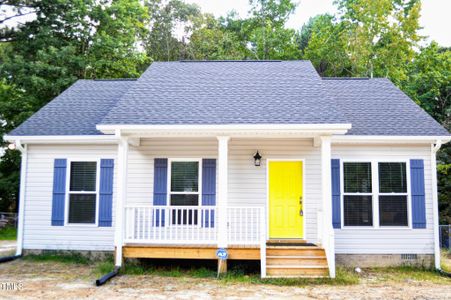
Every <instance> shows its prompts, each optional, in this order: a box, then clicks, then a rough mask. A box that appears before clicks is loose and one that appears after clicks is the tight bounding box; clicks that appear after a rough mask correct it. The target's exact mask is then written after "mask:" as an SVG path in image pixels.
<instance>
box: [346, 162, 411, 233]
mask: <svg viewBox="0 0 451 300" xmlns="http://www.w3.org/2000/svg"><path fill="white" fill-rule="evenodd" d="M373 173H374V174H373ZM407 182H408V179H407V164H406V162H383V161H381V162H377V161H373V162H344V163H343V221H344V222H343V224H344V226H368V227H373V226H375V227H380V228H383V227H395V226H398V227H400V226H404V227H406V226H408V225H409V221H408V220H409V217H408V215H409V213H408V211H409V205H408V188H407Z"/></svg>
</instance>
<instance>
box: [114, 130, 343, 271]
mask: <svg viewBox="0 0 451 300" xmlns="http://www.w3.org/2000/svg"><path fill="white" fill-rule="evenodd" d="M214 147H215V148H214ZM256 150H260V153H262V154H263V159H262V165H261V166H260V167H258V166H254V162H253V158H252V155H253V154H254V153H255V151H256ZM118 154H119V155H118V178H117V187H118V199H117V206H116V208H115V211H116V214H117V218H116V219H117V221H118V223H117V225H116V234H115V246H116V266H121V264H122V260H123V258H168V259H169V258H178V259H180V258H186V259H218V258H217V257H216V250H217V249H218V248H224V249H226V250H227V252H228V259H232V260H235V259H237V260H259V261H260V262H261V276H262V277H312V276H313V277H315V276H330V277H335V262H334V233H333V229H332V222H331V215H332V213H331V201H330V199H331V187H330V180H331V149H330V136H315V137H305V136H304V137H298V138H286V137H284V138H279V139H274V138H272V139H268V138H261V137H259V138H258V139H257V138H255V139H247V138H243V137H233V136H232V137H229V136H217V137H213V138H209V137H202V138H200V137H196V138H194V139H177V140H176V141H175V140H174V138H171V137H155V138H152V137H148V136H145V137H140V138H136V136H128V135H123V136H122V137H121V143H120V145H119V153H118ZM166 157H167V159H166ZM270 161H293V162H302V166H303V168H304V169H305V170H304V171H305V173H304V171H302V172H303V178H304V179H302V184H305V185H304V187H303V189H304V191H303V192H302V195H303V196H302V195H301V197H300V199H301V205H302V206H301V211H299V208H294V210H293V209H291V210H290V211H291V213H294V214H295V215H297V216H298V217H297V218H300V219H299V220H302V221H300V222H301V223H297V224H298V225H294V226H301V227H299V230H300V231H299V233H300V235H299V236H298V235H296V236H293V237H291V242H293V241H294V244H292V245H287V244H286V243H281V244H280V245H278V244H277V243H275V241H276V240H278V239H279V242H280V239H281V238H282V239H285V240H284V241H285V242H288V243H289V242H290V241H289V239H290V236H277V235H274V234H271V230H270V229H271V222H274V220H275V219H274V208H271V209H270V208H269V203H270V195H269V190H270V189H269V186H268V181H269V177H268V176H269V169H268V166H269V165H268V164H269V162H270ZM177 162H192V163H193V164H194V163H197V164H198V165H196V166H198V170H199V171H198V173H196V174H198V175H196V176H197V177H196V178H199V179H198V180H199V182H198V183H197V184H196V186H195V187H194V188H192V187H191V188H190V189H188V190H187V189H184V190H183V191H184V192H180V191H178V190H174V189H172V188H171V180H173V178H172V179H171V168H173V167H174V166H175V165H173V163H177ZM212 162H214V165H215V169H214V171H213V173H209V172H210V171H211V169H208V170H207V169H204V168H203V166H205V165H206V164H207V163H208V164H212ZM162 168H163V170H162ZM166 168H167V169H166ZM196 168H197V167H196ZM196 168H195V169H196ZM150 170H154V171H153V172H150ZM207 173H208V174H207ZM206 174H207V175H206ZM157 175H158V176H160V177H159V178H156V176H157ZM212 177H214V178H215V180H213V181H211V178H212ZM208 178H210V179H208ZM208 180H210V181H208ZM207 181H208V183H207ZM141 182H153V186H150V188H151V189H149V190H147V189H148V186H145V189H146V191H147V192H146V193H142V191H143V190H144V188H142V187H141V186H143V185H144V183H141ZM172 184H173V183H172ZM205 186H208V189H209V190H208V193H207V194H205ZM156 192H157V193H156ZM152 194H153V199H152ZM180 194H186V195H188V196H186V197H180ZM174 195H176V197H175V196H174ZM180 198H183V201H185V202H189V203H190V204H189V205H183V203H180V202H174V199H175V200H177V201H178V200H179V199H180ZM193 199H194V200H193ZM205 199H207V200H205ZM297 199H298V200H296V201H299V198H297ZM271 216H272V217H273V219H271ZM285 218H288V216H285V215H284V214H279V215H278V217H277V218H276V219H285ZM290 218H292V216H290ZM271 220H272V221H271ZM299 224H302V225H299ZM296 228H298V227H296ZM276 242H277V241H276ZM223 265H224V264H223Z"/></svg>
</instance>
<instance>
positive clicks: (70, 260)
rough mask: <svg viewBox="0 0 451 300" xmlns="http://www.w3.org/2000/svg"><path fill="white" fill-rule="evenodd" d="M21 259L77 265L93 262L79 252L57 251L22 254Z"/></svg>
mask: <svg viewBox="0 0 451 300" xmlns="http://www.w3.org/2000/svg"><path fill="white" fill-rule="evenodd" d="M23 259H24V260H28V261H36V262H58V263H63V264H79V265H88V264H92V263H93V262H92V261H91V259H89V258H88V257H86V256H84V255H82V254H80V253H76V252H74V253H67V252H59V251H51V252H45V253H42V254H28V255H26V256H24V258H23Z"/></svg>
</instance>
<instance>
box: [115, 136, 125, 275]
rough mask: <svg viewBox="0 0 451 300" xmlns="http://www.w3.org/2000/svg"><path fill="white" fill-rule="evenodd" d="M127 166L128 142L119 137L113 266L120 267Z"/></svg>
mask: <svg viewBox="0 0 451 300" xmlns="http://www.w3.org/2000/svg"><path fill="white" fill-rule="evenodd" d="M127 165H128V140H127V138H126V137H121V138H120V140H119V145H118V152H117V186H116V191H117V196H116V214H115V222H114V226H115V227H114V229H115V232H114V245H115V247H116V256H115V259H114V261H115V266H116V267H120V266H121V265H122V246H123V244H124V242H123V240H124V203H125V201H126V199H127Z"/></svg>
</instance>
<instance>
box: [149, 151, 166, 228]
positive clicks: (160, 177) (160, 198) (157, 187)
mask: <svg viewBox="0 0 451 300" xmlns="http://www.w3.org/2000/svg"><path fill="white" fill-rule="evenodd" d="M167 195H168V159H167V158H155V160H154V173H153V204H154V205H162V206H166V199H167ZM164 212H165V209H164V208H162V209H161V211H160V209H154V213H155V224H156V226H164V219H165V214H164ZM160 216H161V221H160Z"/></svg>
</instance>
